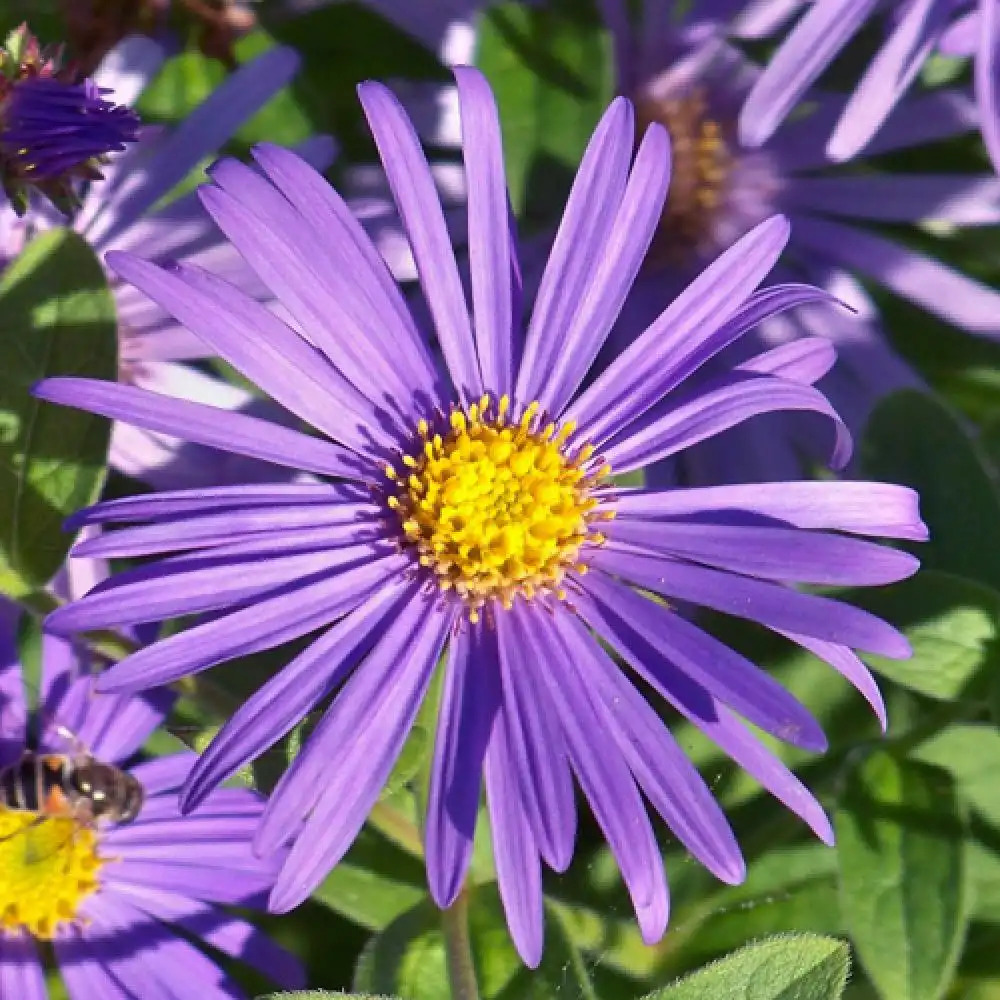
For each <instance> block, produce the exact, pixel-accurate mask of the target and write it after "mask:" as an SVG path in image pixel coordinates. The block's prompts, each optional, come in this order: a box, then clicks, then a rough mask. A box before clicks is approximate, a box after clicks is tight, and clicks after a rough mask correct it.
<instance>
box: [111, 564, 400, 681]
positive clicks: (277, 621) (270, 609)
mask: <svg viewBox="0 0 1000 1000" xmlns="http://www.w3.org/2000/svg"><path fill="white" fill-rule="evenodd" d="M408 564H409V561H408V559H407V558H406V557H405V556H390V557H389V558H384V559H378V560H365V561H363V562H360V563H359V564H357V565H355V566H353V567H351V568H349V569H341V570H339V571H338V570H336V569H334V570H333V572H332V573H326V574H323V575H322V576H319V577H318V578H310V579H307V580H304V581H302V583H300V584H299V585H297V586H289V587H285V588H283V589H281V590H277V591H274V592H272V594H271V595H265V596H263V597H260V598H258V599H257V600H256V601H255V602H254V603H252V604H251V605H249V607H245V608H241V609H240V610H238V611H234V612H232V613H231V614H227V615H223V616H222V617H221V618H216V619H214V620H212V621H209V622H206V623H205V624H202V625H196V626H194V627H192V628H189V629H186V630H185V631H184V632H179V633H178V634H176V635H172V636H170V637H169V638H167V639H161V640H160V641H159V642H157V643H155V644H154V645H152V646H147V647H146V648H145V649H140V650H139V651H138V652H137V653H133V654H132V655H131V656H127V657H126V658H125V659H124V660H120V661H119V662H118V663H116V664H115V665H114V666H113V667H111V668H109V669H108V670H106V671H105V672H104V673H102V674H101V675H100V677H99V679H98V682H97V686H98V688H99V689H100V690H102V691H108V692H111V691H135V690H142V689H144V688H149V687H155V686H156V685H158V684H167V683H170V682H171V681H175V680H177V679H178V678H179V677H184V676H185V675H187V674H192V673H197V672H198V671H200V670H204V669H206V668H207V667H210V666H214V665H215V664H217V663H223V662H225V661H226V660H230V659H233V658H234V657H237V656H245V655H247V654H249V653H256V652H260V651H261V650H264V649H273V648H274V647H276V646H280V645H281V644H282V643H285V642H289V641H291V640H292V639H297V638H298V637H299V636H302V635H306V634H307V633H309V632H312V631H313V630H315V629H318V628H322V627H323V626H324V625H327V624H329V623H330V622H331V621H334V620H335V619H336V618H338V617H340V615H342V614H346V613H347V612H348V611H350V610H352V609H353V608H354V607H356V606H357V605H358V604H360V603H361V602H362V601H363V600H365V598H366V597H367V596H368V595H369V594H370V593H372V591H374V590H375V589H376V588H378V587H380V586H383V585H384V583H385V581H386V580H389V579H392V578H394V577H395V576H397V575H398V574H399V573H401V572H402V571H403V570H404V569H405V567H406V566H407V565H408Z"/></svg>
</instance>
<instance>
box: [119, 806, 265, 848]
mask: <svg viewBox="0 0 1000 1000" xmlns="http://www.w3.org/2000/svg"><path fill="white" fill-rule="evenodd" d="M263 809H264V804H263V802H260V803H258V809H257V811H256V812H254V813H248V814H247V815H245V816H240V815H235V814H232V813H224V814H222V815H202V814H201V813H198V815H196V816H178V817H176V818H174V819H162V820H148V819H146V817H143V821H142V822H136V823H126V824H123V825H122V826H117V827H112V828H111V829H109V830H107V831H105V832H104V833H103V835H102V838H101V843H102V844H106V845H108V847H109V848H113V849H114V851H115V853H116V854H121V855H122V857H129V858H131V859H132V860H136V859H138V858H145V859H146V860H151V859H155V858H157V857H162V858H164V859H165V860H167V861H181V860H185V859H186V860H193V859H194V858H197V860H199V861H204V860H207V859H208V858H209V857H212V858H216V859H217V858H218V857H219V855H218V854H217V853H206V854H205V855H204V856H202V857H197V854H195V855H190V854H188V853H186V852H187V851H189V850H191V849H192V848H194V846H195V845H200V846H205V847H206V850H208V851H213V850H214V847H213V846H212V845H215V847H218V846H219V845H221V846H222V848H223V849H229V848H231V847H232V846H233V845H236V846H238V845H240V844H241V843H244V842H246V841H247V840H249V839H251V837H252V835H253V831H254V830H256V828H257V824H258V823H259V822H260V813H262V812H263Z"/></svg>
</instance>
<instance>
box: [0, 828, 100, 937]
mask: <svg viewBox="0 0 1000 1000" xmlns="http://www.w3.org/2000/svg"><path fill="white" fill-rule="evenodd" d="M37 819H38V817H37V815H36V814H35V813H29V812H15V811H12V810H7V809H2V808H0V928H2V929H3V930H5V931H11V932H17V931H21V930H24V931H27V932H28V933H29V934H30V935H31V936H32V937H34V938H38V939H41V940H43V941H48V940H51V939H52V937H53V936H54V935H55V933H56V930H57V929H58V928H59V926H60V925H61V924H65V923H72V922H75V921H79V920H80V919H81V918H80V916H79V910H80V904H81V903H82V902H83V901H84V900H85V899H86V898H87V897H88V896H89V895H91V893H93V892H94V891H96V889H97V887H98V884H99V883H98V874H99V872H100V870H101V866H102V865H103V863H104V862H103V861H102V860H101V858H100V857H99V856H98V853H97V834H96V832H95V831H94V830H92V829H90V828H89V827H84V826H81V825H80V824H79V823H78V822H77V821H76V820H74V819H69V818H62V817H58V818H52V819H44V820H42V821H41V822H37ZM32 824H35V825H32Z"/></svg>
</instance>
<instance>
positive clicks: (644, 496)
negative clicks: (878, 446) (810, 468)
mask: <svg viewBox="0 0 1000 1000" xmlns="http://www.w3.org/2000/svg"><path fill="white" fill-rule="evenodd" d="M614 503H615V512H616V515H617V517H622V518H627V517H638V518H643V519H645V518H659V517H683V516H685V515H692V514H693V515H697V514H702V513H708V512H722V513H726V512H731V513H734V514H743V513H745V512H749V513H751V514H756V515H760V516H762V517H766V518H774V519H776V520H778V521H785V522H786V523H788V524H792V525H795V526H796V527H798V528H820V529H827V530H836V531H850V532H853V533H855V534H859V535H880V536H883V537H885V538H905V539H910V540H912V541H917V542H921V541H926V540H927V526H926V525H925V524H924V523H923V521H921V520H920V512H919V506H918V504H919V497H918V496H917V494H916V492H915V491H914V490H911V489H910V488H909V487H907V486H894V485H890V484H888V483H859V482H846V481H843V480H837V481H833V482H800V483H752V484H749V485H738V484H737V485H732V486H708V487H703V488H701V489H685V490H635V491H629V492H626V493H623V494H621V495H619V496H617V497H616V499H615V502H614Z"/></svg>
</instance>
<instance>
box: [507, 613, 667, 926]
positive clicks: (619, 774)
mask: <svg viewBox="0 0 1000 1000" xmlns="http://www.w3.org/2000/svg"><path fill="white" fill-rule="evenodd" d="M562 612H563V609H562V608H556V609H555V613H556V614H560V613H562ZM510 614H512V615H515V616H516V617H517V618H518V619H519V624H520V627H521V628H522V629H523V630H524V635H525V637H526V640H527V642H528V644H529V645H530V647H531V648H532V650H533V651H534V652H535V654H536V656H535V663H537V664H538V665H539V666H540V667H541V669H539V670H537V671H536V672H537V673H538V674H539V675H540V676H541V677H542V678H543V681H542V683H543V684H544V685H546V686H547V688H548V691H549V695H550V697H551V699H552V702H553V704H554V705H555V707H556V712H557V714H558V716H559V720H560V722H561V724H562V729H563V733H564V735H565V738H566V746H567V750H568V752H569V755H570V759H571V761H572V764H573V770H574V771H575V772H576V776H577V778H578V779H579V782H580V786H581V787H582V788H583V792H584V795H586V797H587V801H588V802H589V803H590V807H591V809H592V810H593V812H594V818H595V819H596V820H597V823H598V825H599V826H600V828H601V831H602V832H603V834H604V837H605V839H606V840H607V842H608V845H609V846H610V848H611V852H612V854H613V855H614V857H615V860H616V861H617V862H618V867H619V868H620V870H621V873H622V878H623V879H624V881H625V885H626V887H627V889H628V892H629V895H630V896H631V898H632V904H633V906H634V907H635V911H636V916H637V918H638V920H639V930H640V932H641V934H642V939H643V941H645V942H646V944H653V943H655V942H656V941H658V940H659V939H660V938H661V937H662V936H663V933H664V931H665V930H666V927H667V918H668V913H669V897H668V894H667V882H666V877H665V875H664V872H663V861H662V859H661V857H660V852H659V848H658V847H657V844H656V840H655V839H654V837H653V830H652V827H651V826H650V823H649V817H648V816H647V815H646V808H645V806H644V805H643V802H642V798H641V797H640V795H639V791H638V789H637V788H636V785H635V781H634V779H633V778H632V773H631V771H630V770H629V768H628V765H627V764H626V762H625V758H624V756H623V755H622V753H621V751H620V750H619V749H617V748H615V749H612V748H611V747H609V746H608V745H607V741H605V740H601V739H595V737H596V736H597V734H600V733H613V732H614V729H615V724H614V722H613V720H611V719H609V718H608V713H607V709H606V708H605V707H604V705H603V704H602V703H601V702H600V701H599V700H598V699H597V698H596V697H595V694H594V692H593V691H592V690H591V685H590V684H589V683H588V678H587V676H586V675H585V674H584V673H583V672H582V671H581V670H580V666H579V664H578V663H576V662H575V660H574V657H573V655H572V651H571V650H570V649H568V648H567V647H566V645H565V643H564V642H563V640H562V637H561V635H560V634H559V633H558V632H557V631H556V628H555V625H554V624H553V623H552V622H551V621H550V620H549V617H548V616H547V615H546V614H545V612H544V611H542V610H541V609H539V608H537V607H531V608H528V609H521V608H518V607H515V609H514V611H512V612H510Z"/></svg>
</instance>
